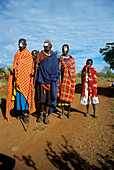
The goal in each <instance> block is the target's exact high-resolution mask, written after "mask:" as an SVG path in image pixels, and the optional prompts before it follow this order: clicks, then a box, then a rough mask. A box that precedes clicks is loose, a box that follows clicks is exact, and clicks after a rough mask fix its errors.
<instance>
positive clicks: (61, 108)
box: [59, 103, 65, 119]
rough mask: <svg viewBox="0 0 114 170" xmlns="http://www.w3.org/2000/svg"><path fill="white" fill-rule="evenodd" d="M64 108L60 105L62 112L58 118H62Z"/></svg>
mask: <svg viewBox="0 0 114 170" xmlns="http://www.w3.org/2000/svg"><path fill="white" fill-rule="evenodd" d="M61 104H62V103H61ZM64 109H65V107H64V106H61V110H62V114H61V115H60V117H59V118H61V119H62V117H63V116H64Z"/></svg>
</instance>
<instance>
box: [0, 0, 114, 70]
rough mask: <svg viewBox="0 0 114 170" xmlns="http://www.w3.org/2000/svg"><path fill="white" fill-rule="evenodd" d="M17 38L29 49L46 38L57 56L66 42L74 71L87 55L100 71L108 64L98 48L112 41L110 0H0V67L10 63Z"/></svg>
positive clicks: (113, 2)
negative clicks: (22, 40) (23, 40)
mask: <svg viewBox="0 0 114 170" xmlns="http://www.w3.org/2000/svg"><path fill="white" fill-rule="evenodd" d="M20 38H25V39H26V41H27V48H28V50H29V51H32V50H34V49H35V50H39V51H41V50H42V49H43V43H44V41H45V40H47V39H49V40H51V42H52V50H53V51H55V50H58V51H59V55H61V53H62V45H63V44H68V45H69V47H70V51H69V54H71V55H72V56H73V57H74V59H75V64H76V72H79V71H81V70H82V68H83V66H84V65H85V63H86V60H87V59H88V58H91V59H93V66H94V67H95V68H96V70H97V71H101V70H102V69H103V68H104V66H109V65H107V64H106V63H105V61H103V56H102V55H101V54H100V53H99V50H100V48H104V47H105V45H106V43H108V42H114V0H0V67H1V66H3V65H7V64H9V65H12V62H13V59H14V55H15V53H16V51H17V50H18V40H19V39H20Z"/></svg>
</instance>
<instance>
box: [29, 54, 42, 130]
mask: <svg viewBox="0 0 114 170" xmlns="http://www.w3.org/2000/svg"><path fill="white" fill-rule="evenodd" d="M38 56H39V52H38V54H37V62H36V66H37V64H38ZM36 73H37V68H36V69H35V74H34V83H33V84H34V86H33V90H32V96H31V102H30V111H29V114H28V115H29V119H28V122H27V129H26V131H27V130H28V127H29V121H30V112H31V107H32V98H33V92H34V87H35V82H36Z"/></svg>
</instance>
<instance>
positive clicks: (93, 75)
mask: <svg viewBox="0 0 114 170" xmlns="http://www.w3.org/2000/svg"><path fill="white" fill-rule="evenodd" d="M87 68H89V74H88V87H89V96H90V97H98V95H97V72H96V70H95V68H94V67H91V66H88V65H85V66H84V68H83V69H82V73H81V79H82V85H83V88H82V97H83V96H85V81H86V75H87Z"/></svg>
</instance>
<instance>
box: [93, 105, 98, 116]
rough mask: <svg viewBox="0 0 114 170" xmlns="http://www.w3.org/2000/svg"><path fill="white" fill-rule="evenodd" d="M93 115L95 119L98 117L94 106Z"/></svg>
mask: <svg viewBox="0 0 114 170" xmlns="http://www.w3.org/2000/svg"><path fill="white" fill-rule="evenodd" d="M93 113H94V117H95V118H97V117H98V115H97V114H96V107H95V104H93Z"/></svg>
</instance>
